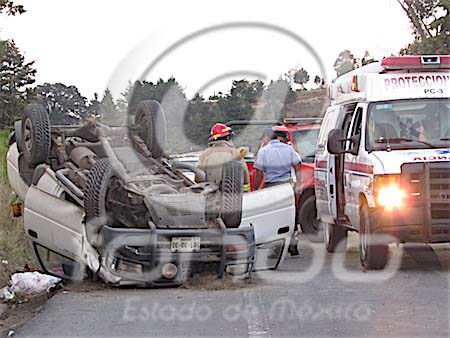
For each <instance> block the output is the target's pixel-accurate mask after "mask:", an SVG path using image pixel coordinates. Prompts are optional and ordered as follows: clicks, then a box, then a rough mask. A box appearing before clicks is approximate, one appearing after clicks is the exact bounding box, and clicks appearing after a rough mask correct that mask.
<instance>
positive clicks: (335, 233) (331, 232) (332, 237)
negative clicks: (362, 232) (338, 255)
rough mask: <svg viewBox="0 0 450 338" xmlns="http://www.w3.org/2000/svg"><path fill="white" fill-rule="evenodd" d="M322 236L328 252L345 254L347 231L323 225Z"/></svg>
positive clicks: (332, 225) (338, 227)
mask: <svg viewBox="0 0 450 338" xmlns="http://www.w3.org/2000/svg"><path fill="white" fill-rule="evenodd" d="M323 234H324V240H325V246H326V248H327V251H328V252H345V249H346V248H347V229H345V228H343V227H340V226H338V225H335V224H329V223H324V224H323Z"/></svg>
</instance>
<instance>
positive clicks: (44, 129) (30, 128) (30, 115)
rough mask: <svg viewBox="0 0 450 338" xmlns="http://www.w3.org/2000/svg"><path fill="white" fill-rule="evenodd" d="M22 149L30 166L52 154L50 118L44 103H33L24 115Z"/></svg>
mask: <svg viewBox="0 0 450 338" xmlns="http://www.w3.org/2000/svg"><path fill="white" fill-rule="evenodd" d="M21 131H22V135H21V138H22V149H23V154H24V156H25V160H26V161H27V163H28V165H29V166H30V167H35V166H37V165H38V164H42V163H45V162H46V161H47V159H48V156H49V155H50V120H49V118H48V114H47V110H46V109H45V108H44V106H43V105H41V104H38V103H31V104H29V105H28V106H26V107H25V109H24V112H23V116H22V128H21Z"/></svg>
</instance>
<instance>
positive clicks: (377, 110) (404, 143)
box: [366, 98, 450, 151]
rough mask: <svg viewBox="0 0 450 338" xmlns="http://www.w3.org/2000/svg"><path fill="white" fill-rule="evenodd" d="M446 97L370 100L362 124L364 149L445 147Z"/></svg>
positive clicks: (448, 139)
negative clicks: (364, 133) (363, 124)
mask: <svg viewBox="0 0 450 338" xmlns="http://www.w3.org/2000/svg"><path fill="white" fill-rule="evenodd" d="M449 120H450V99H448V98H447V99H413V100H401V101H399V100H397V101H384V102H376V103H372V104H371V105H370V106H369V109H368V118H367V124H366V149H367V150H368V151H372V150H381V151H382V150H397V149H426V148H448V147H449V146H450V126H449Z"/></svg>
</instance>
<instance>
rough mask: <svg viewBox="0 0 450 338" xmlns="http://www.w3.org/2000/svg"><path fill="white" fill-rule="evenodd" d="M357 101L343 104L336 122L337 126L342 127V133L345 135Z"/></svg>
mask: <svg viewBox="0 0 450 338" xmlns="http://www.w3.org/2000/svg"><path fill="white" fill-rule="evenodd" d="M356 105H357V103H351V104H348V105H345V106H343V108H342V112H341V115H340V119H339V121H338V123H337V128H340V129H342V134H343V135H347V134H348V129H349V128H350V123H351V122H352V117H353V112H354V111H355V108H356Z"/></svg>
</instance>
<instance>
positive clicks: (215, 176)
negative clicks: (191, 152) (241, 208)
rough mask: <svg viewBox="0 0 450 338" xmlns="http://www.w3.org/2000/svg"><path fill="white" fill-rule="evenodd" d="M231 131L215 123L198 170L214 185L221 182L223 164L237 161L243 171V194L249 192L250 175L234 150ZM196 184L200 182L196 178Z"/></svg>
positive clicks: (201, 156) (239, 155)
mask: <svg viewBox="0 0 450 338" xmlns="http://www.w3.org/2000/svg"><path fill="white" fill-rule="evenodd" d="M232 135H233V130H232V129H231V128H230V127H228V126H227V125H225V124H223V123H216V124H215V125H214V126H213V127H212V128H211V135H210V137H209V142H208V148H206V149H205V150H204V151H203V152H202V153H201V155H200V158H199V162H198V168H199V169H201V170H203V171H204V172H205V174H206V180H207V181H208V182H212V183H214V184H220V183H221V182H222V170H223V166H224V164H225V163H227V162H230V161H233V160H237V161H240V162H241V163H242V168H243V170H244V192H248V191H250V174H249V171H248V168H247V164H246V163H245V160H244V158H243V156H242V154H241V153H240V152H239V151H238V150H237V149H236V147H235V146H234V144H233V142H231V136H232ZM195 181H196V182H200V179H199V178H198V177H196V178H195Z"/></svg>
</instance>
